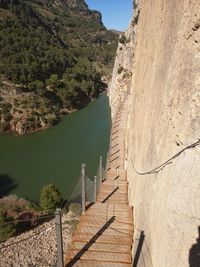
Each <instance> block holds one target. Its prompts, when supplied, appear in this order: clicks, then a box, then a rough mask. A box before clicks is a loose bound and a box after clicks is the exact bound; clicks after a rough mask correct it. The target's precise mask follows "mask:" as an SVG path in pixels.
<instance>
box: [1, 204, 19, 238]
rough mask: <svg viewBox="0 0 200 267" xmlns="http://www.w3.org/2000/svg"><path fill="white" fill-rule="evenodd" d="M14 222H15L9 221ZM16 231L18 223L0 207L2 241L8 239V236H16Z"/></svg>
mask: <svg viewBox="0 0 200 267" xmlns="http://www.w3.org/2000/svg"><path fill="white" fill-rule="evenodd" d="M8 221H9V222H11V221H12V222H13V223H9V224H8ZM15 233H16V225H15V223H14V220H11V218H7V216H6V212H5V210H3V209H2V208H0V242H4V241H6V240H7V239H8V238H10V237H12V236H14V235H15Z"/></svg>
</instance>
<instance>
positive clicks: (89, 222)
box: [80, 216, 133, 232]
mask: <svg viewBox="0 0 200 267" xmlns="http://www.w3.org/2000/svg"><path fill="white" fill-rule="evenodd" d="M105 223H106V219H103V220H101V217H98V218H96V216H95V218H93V216H90V217H89V216H88V218H86V219H83V218H81V221H80V224H81V225H83V226H99V227H100V226H101V227H103V225H104V224H105ZM112 227H113V228H116V229H129V230H131V232H132V231H133V224H132V223H131V220H127V221H125V220H123V221H116V220H115V221H114V222H113V223H112Z"/></svg>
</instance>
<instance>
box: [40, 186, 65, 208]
mask: <svg viewBox="0 0 200 267" xmlns="http://www.w3.org/2000/svg"><path fill="white" fill-rule="evenodd" d="M61 201H62V196H61V193H60V192H59V190H58V189H57V188H56V187H55V186H54V185H52V184H49V185H45V186H43V187H42V189H41V191H40V206H41V208H42V209H43V211H44V212H45V213H51V212H53V211H55V209H56V208H57V207H59V205H60V203H61Z"/></svg>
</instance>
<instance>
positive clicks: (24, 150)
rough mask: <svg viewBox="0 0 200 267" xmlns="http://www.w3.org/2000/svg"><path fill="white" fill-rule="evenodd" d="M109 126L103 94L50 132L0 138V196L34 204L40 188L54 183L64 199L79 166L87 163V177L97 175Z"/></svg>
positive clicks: (105, 100)
mask: <svg viewBox="0 0 200 267" xmlns="http://www.w3.org/2000/svg"><path fill="white" fill-rule="evenodd" d="M110 127H111V119H110V109H109V102H108V97H107V96H106V95H105V94H103V95H102V96H101V97H100V98H99V99H97V100H95V101H93V102H92V103H90V104H89V105H88V106H87V107H85V108H84V109H82V110H79V111H77V112H74V113H72V114H70V115H67V116H66V117H65V118H64V119H63V120H62V121H61V122H60V123H59V124H58V125H56V126H55V127H53V128H52V129H49V130H45V131H41V132H38V133H35V134H32V135H27V136H22V137H15V136H12V135H6V136H0V196H3V195H6V194H17V195H19V196H21V197H26V198H27V199H29V200H34V201H37V200H38V199H39V192H40V188H41V187H42V186H43V185H45V184H49V183H53V184H54V185H56V186H57V187H58V188H59V189H60V191H61V192H62V193H63V195H64V197H67V196H68V195H69V194H70V193H71V191H72V188H73V186H74V184H75V183H76V181H77V179H78V177H79V176H80V166H81V163H86V168H87V175H88V176H89V177H91V176H94V175H95V174H96V171H97V168H98V163H99V157H100V156H101V155H102V156H103V157H104V159H105V157H106V153H107V150H108V146H109V136H110Z"/></svg>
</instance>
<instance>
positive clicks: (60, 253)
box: [55, 209, 64, 267]
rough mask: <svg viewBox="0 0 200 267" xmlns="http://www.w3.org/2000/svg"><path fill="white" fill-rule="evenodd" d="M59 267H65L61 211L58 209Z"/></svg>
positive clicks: (56, 217) (56, 214)
mask: <svg viewBox="0 0 200 267" xmlns="http://www.w3.org/2000/svg"><path fill="white" fill-rule="evenodd" d="M55 220H56V239H57V250H58V251H57V267H64V260H63V239H62V221H61V209H56V212H55Z"/></svg>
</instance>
